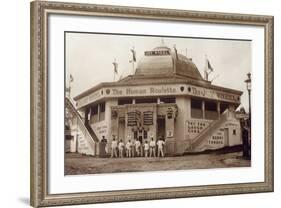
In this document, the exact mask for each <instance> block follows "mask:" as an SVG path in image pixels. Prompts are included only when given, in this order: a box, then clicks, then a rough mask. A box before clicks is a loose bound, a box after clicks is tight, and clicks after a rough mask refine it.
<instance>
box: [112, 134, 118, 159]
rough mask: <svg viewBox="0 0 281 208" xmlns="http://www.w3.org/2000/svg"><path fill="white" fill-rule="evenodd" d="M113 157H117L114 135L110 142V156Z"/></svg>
mask: <svg viewBox="0 0 281 208" xmlns="http://www.w3.org/2000/svg"><path fill="white" fill-rule="evenodd" d="M113 157H117V141H116V140H115V137H113V140H112V142H111V158H113Z"/></svg>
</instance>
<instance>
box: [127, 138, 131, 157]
mask: <svg viewBox="0 0 281 208" xmlns="http://www.w3.org/2000/svg"><path fill="white" fill-rule="evenodd" d="M131 148H132V143H131V140H129V141H128V142H127V143H126V156H127V157H131V156H132V149H131Z"/></svg>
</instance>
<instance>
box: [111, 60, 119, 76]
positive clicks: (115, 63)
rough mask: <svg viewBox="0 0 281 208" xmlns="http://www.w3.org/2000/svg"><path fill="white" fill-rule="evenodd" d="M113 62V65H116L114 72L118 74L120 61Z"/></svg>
mask: <svg viewBox="0 0 281 208" xmlns="http://www.w3.org/2000/svg"><path fill="white" fill-rule="evenodd" d="M112 64H113V67H114V73H116V74H118V71H117V69H118V63H117V62H116V61H115V60H114V62H113V63H112Z"/></svg>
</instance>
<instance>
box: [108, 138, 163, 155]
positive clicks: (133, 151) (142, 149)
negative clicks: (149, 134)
mask: <svg viewBox="0 0 281 208" xmlns="http://www.w3.org/2000/svg"><path fill="white" fill-rule="evenodd" d="M164 146H165V141H164V140H163V139H162V138H161V137H160V138H159V139H158V140H157V141H155V140H154V139H153V138H151V139H150V141H149V142H148V141H147V140H145V142H144V143H141V142H140V141H139V140H132V141H131V140H128V141H127V143H126V144H125V143H124V142H123V141H122V139H120V140H119V141H117V140H116V139H115V138H113V139H112V142H111V158H113V157H120V158H122V157H124V153H125V155H126V157H135V156H137V157H143V156H144V157H156V149H157V156H158V157H164V156H165V155H164ZM117 153H118V154H117Z"/></svg>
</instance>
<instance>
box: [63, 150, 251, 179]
mask: <svg viewBox="0 0 281 208" xmlns="http://www.w3.org/2000/svg"><path fill="white" fill-rule="evenodd" d="M250 165H251V161H250V160H245V159H243V158H242V153H241V152H234V153H225V154H216V153H211V154H210V153H209V154H196V155H184V156H178V157H164V158H158V157H152V158H150V157H148V158H144V157H135V158H97V157H92V156H86V155H81V154H78V153H66V154H65V175H82V174H96V173H116V172H139V171H161V170H187V169H206V168H227V167H250Z"/></svg>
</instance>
